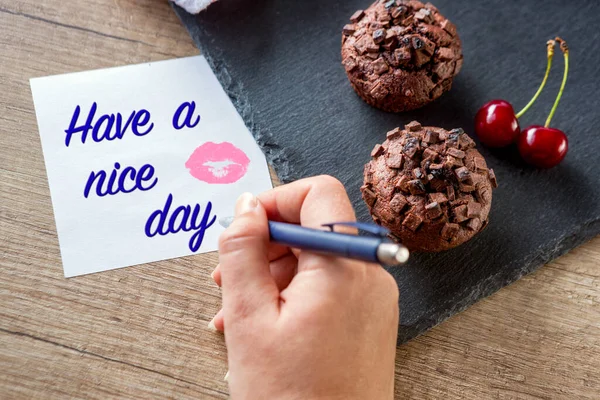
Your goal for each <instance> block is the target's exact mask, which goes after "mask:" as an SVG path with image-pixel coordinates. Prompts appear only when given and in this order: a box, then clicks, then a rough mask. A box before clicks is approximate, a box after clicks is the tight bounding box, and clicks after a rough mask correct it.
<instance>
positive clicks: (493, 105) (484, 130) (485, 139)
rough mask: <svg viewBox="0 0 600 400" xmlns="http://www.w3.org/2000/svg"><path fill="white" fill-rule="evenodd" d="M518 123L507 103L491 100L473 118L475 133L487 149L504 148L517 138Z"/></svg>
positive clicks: (513, 111)
mask: <svg viewBox="0 0 600 400" xmlns="http://www.w3.org/2000/svg"><path fill="white" fill-rule="evenodd" d="M519 131H520V130H519V121H518V120H517V117H516V116H515V110H513V107H512V106H511V105H510V103H509V102H508V101H505V100H492V101H490V102H489V103H487V104H486V105H484V106H483V107H481V108H480V109H479V111H478V112H477V115H476V116H475V133H476V134H477V136H478V137H479V140H481V143H483V144H484V145H486V146H488V147H505V146H508V145H509V144H511V143H513V142H514V141H515V140H516V139H517V137H518V136H519Z"/></svg>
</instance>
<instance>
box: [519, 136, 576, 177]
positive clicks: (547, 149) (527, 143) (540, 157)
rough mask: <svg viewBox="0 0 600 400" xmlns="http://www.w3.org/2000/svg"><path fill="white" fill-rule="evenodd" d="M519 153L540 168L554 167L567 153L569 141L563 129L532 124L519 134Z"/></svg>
mask: <svg viewBox="0 0 600 400" xmlns="http://www.w3.org/2000/svg"><path fill="white" fill-rule="evenodd" d="M518 145H519V153H521V157H523V159H524V160H525V161H526V162H527V163H529V164H531V165H534V166H536V167H538V168H552V167H554V166H556V165H558V164H559V163H560V162H561V161H562V160H563V159H564V158H565V156H566V155H567V151H568V149H569V141H568V140H567V135H565V133H564V132H563V131H561V130H558V129H554V128H546V127H544V126H540V125H532V126H530V127H529V128H527V129H525V130H524V131H523V132H521V135H520V136H519V142H518Z"/></svg>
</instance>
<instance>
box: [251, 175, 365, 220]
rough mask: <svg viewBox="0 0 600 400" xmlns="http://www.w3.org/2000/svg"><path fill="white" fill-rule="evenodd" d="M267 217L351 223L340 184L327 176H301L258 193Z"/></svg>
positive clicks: (346, 198)
mask: <svg viewBox="0 0 600 400" xmlns="http://www.w3.org/2000/svg"><path fill="white" fill-rule="evenodd" d="M258 198H259V200H260V202H261V203H262V205H263V206H264V207H265V209H266V211H267V216H268V218H269V219H271V220H276V221H281V222H288V223H293V224H301V225H303V226H306V227H311V228H319V227H321V226H322V225H323V224H326V223H331V222H354V221H356V216H355V214H354V209H353V208H352V204H351V203H350V199H349V198H348V194H347V193H346V189H345V188H344V185H343V184H342V183H341V182H340V181H339V180H337V179H335V178H334V177H332V176H329V175H321V176H315V177H312V178H306V179H301V180H298V181H295V182H292V183H290V184H287V185H283V186H279V187H277V188H275V189H272V190H269V191H268V192H265V193H262V194H260V195H259V196H258Z"/></svg>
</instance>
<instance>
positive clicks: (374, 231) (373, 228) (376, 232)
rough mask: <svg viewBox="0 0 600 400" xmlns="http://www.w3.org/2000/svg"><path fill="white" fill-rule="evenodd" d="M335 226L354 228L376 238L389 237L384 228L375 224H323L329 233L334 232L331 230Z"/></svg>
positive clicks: (387, 231)
mask: <svg viewBox="0 0 600 400" xmlns="http://www.w3.org/2000/svg"><path fill="white" fill-rule="evenodd" d="M336 225H341V226H350V227H352V228H356V229H358V230H360V231H363V232H367V233H369V234H371V235H372V236H377V237H381V238H385V237H387V235H389V233H390V231H389V230H387V229H386V228H384V227H383V226H379V225H375V224H368V223H366V222H333V223H331V224H323V226H325V227H327V228H329V229H330V230H331V232H333V231H334V230H333V228H334V227H335V226H336Z"/></svg>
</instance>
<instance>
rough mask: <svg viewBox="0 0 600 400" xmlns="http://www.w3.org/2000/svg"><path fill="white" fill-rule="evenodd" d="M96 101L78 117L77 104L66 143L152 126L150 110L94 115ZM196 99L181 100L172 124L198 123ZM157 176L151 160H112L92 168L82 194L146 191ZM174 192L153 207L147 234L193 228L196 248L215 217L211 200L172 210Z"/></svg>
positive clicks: (107, 138) (192, 241) (147, 131)
mask: <svg viewBox="0 0 600 400" xmlns="http://www.w3.org/2000/svg"><path fill="white" fill-rule="evenodd" d="M97 110H98V105H97V104H96V103H94V104H92V106H91V107H90V109H89V111H88V114H87V117H84V118H82V119H81V122H80V115H81V107H80V106H77V107H76V108H75V111H74V112H73V116H72V117H71V123H70V124H69V128H68V129H66V130H65V133H66V136H65V146H66V147H69V145H70V144H71V142H72V141H75V140H81V143H82V144H86V143H90V142H96V143H99V142H102V141H113V140H121V139H123V137H124V136H125V135H128V134H129V135H134V136H137V137H144V136H146V135H149V134H150V133H151V132H152V130H153V129H154V123H153V122H152V116H151V114H150V111H148V110H144V109H141V110H139V111H132V112H131V114H130V115H129V117H127V120H125V119H124V117H123V116H122V115H121V113H117V114H116V115H115V114H103V115H100V116H99V117H98V118H96V112H97ZM195 111H196V103H195V102H193V101H192V102H184V103H182V104H181V105H180V106H179V107H178V108H177V109H176V110H175V113H174V114H173V120H172V125H173V128H174V129H175V130H181V129H184V128H194V127H195V126H197V125H198V124H199V123H200V119H201V117H200V115H196V112H195ZM158 182H159V179H158V176H157V174H156V171H155V169H154V166H152V165H151V164H145V165H142V166H138V167H136V166H122V165H121V163H119V162H115V163H114V167H113V168H112V171H110V172H107V171H106V170H100V171H92V172H91V173H90V175H89V177H88V179H87V182H86V183H85V186H84V189H83V196H84V197H85V198H86V199H87V198H89V197H90V196H98V197H105V196H117V195H119V196H124V195H127V194H128V193H133V192H135V191H142V192H145V191H149V190H152V189H153V188H154V187H156V185H157V184H158ZM172 203H173V194H172V193H170V194H169V195H168V196H167V199H166V201H165V205H164V207H162V208H161V209H158V210H155V211H153V212H152V213H151V214H150V215H149V217H148V219H147V220H146V224H145V227H144V232H145V234H146V236H147V237H149V238H152V237H155V236H156V235H160V236H164V235H168V234H176V233H178V232H192V231H193V232H194V233H193V235H192V237H191V238H190V240H189V248H190V250H191V251H192V252H196V251H198V250H199V249H200V246H201V245H202V240H203V239H204V234H205V233H206V230H207V229H208V228H210V227H211V226H212V225H213V224H214V223H215V221H216V219H217V217H216V216H214V215H213V216H211V212H212V203H211V202H210V201H209V202H208V203H207V204H206V206H205V207H204V208H202V207H201V206H200V205H199V204H196V205H194V206H193V207H192V206H191V205H181V206H179V207H176V208H174V209H173V210H172V211H171V208H172Z"/></svg>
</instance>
